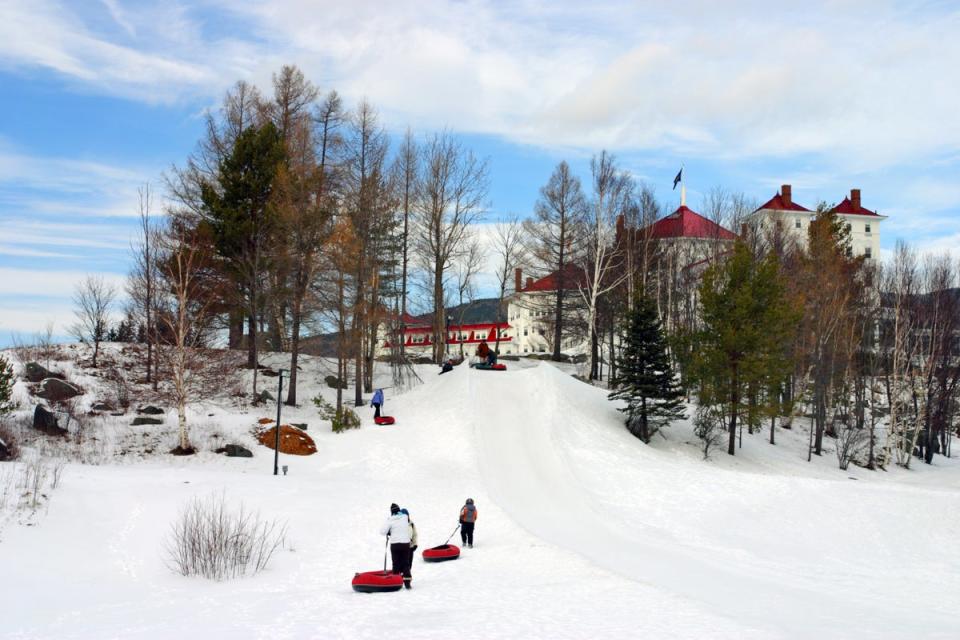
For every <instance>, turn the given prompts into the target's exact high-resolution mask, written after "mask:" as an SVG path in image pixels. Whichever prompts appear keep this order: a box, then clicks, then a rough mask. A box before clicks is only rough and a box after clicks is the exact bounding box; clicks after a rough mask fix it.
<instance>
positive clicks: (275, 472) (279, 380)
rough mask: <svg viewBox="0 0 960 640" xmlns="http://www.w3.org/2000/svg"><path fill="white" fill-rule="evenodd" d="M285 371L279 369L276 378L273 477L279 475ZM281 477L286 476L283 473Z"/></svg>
mask: <svg viewBox="0 0 960 640" xmlns="http://www.w3.org/2000/svg"><path fill="white" fill-rule="evenodd" d="M284 371H286V369H280V375H279V376H277V426H276V428H275V431H276V434H275V435H276V438H275V439H274V441H273V475H275V476H276V475H279V474H280V407H282V406H283V372H284ZM283 475H287V474H286V473H284V474H283Z"/></svg>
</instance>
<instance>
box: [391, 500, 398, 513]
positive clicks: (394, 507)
mask: <svg viewBox="0 0 960 640" xmlns="http://www.w3.org/2000/svg"><path fill="white" fill-rule="evenodd" d="M399 512H400V505H398V504H397V503H396V502H394V503H393V504H391V505H390V513H391V514H396V513H399Z"/></svg>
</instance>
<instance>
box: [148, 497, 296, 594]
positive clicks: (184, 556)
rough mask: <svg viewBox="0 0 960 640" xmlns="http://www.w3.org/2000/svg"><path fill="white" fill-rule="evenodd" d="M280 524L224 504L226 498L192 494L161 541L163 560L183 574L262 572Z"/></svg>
mask: <svg viewBox="0 0 960 640" xmlns="http://www.w3.org/2000/svg"><path fill="white" fill-rule="evenodd" d="M286 534H287V527H286V525H285V524H280V523H278V522H277V521H276V520H271V521H266V520H263V519H261V517H260V515H259V514H258V513H256V512H250V511H247V510H246V509H245V508H244V506H243V504H241V505H240V506H239V508H237V509H231V508H229V507H228V506H227V503H226V498H225V497H224V496H223V495H222V494H219V495H213V496H210V497H208V498H206V499H200V498H194V499H193V500H192V501H191V502H190V503H189V504H188V505H187V506H186V508H185V509H184V510H183V511H182V512H181V514H180V516H179V517H178V518H177V521H176V522H174V523H173V527H172V530H171V532H170V536H169V538H168V539H167V542H166V548H165V551H166V560H167V565H168V566H169V567H170V569H171V570H172V571H175V572H177V573H179V574H180V575H183V576H203V577H204V578H209V579H211V580H218V581H219V580H229V579H231V578H239V577H242V576H245V575H256V574H257V573H259V572H260V571H263V570H264V569H265V568H266V567H267V564H268V563H269V562H270V559H271V558H272V557H273V554H274V552H276V550H277V549H279V548H280V547H282V546H283V543H284V540H285V538H286Z"/></svg>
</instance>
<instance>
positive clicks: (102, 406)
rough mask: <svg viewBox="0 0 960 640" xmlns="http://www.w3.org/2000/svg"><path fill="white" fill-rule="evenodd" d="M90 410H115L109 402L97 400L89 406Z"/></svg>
mask: <svg viewBox="0 0 960 640" xmlns="http://www.w3.org/2000/svg"><path fill="white" fill-rule="evenodd" d="M90 410H91V411H108V412H109V411H115V409H114V408H113V405H111V404H110V403H109V402H97V403H95V404H94V405H93V406H92V407H90Z"/></svg>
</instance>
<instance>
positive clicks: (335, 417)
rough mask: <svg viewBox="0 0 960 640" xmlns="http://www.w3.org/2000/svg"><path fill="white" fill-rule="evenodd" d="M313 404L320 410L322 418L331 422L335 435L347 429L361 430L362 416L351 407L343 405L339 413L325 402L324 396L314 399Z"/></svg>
mask: <svg viewBox="0 0 960 640" xmlns="http://www.w3.org/2000/svg"><path fill="white" fill-rule="evenodd" d="M313 404H315V405H316V407H317V409H319V410H320V417H321V418H323V419H324V420H329V421H330V423H331V424H332V425H333V432H334V433H340V432H342V431H346V430H347V429H359V428H360V416H358V415H357V414H356V412H355V411H354V410H353V409H351V408H350V407H348V406H346V405H341V406H340V410H339V411H337V409H336V408H335V407H334V406H333V405H332V404H330V403H329V402H327V401H326V400H324V399H323V396H319V395H318V396H317V397H316V398H314V399H313Z"/></svg>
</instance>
